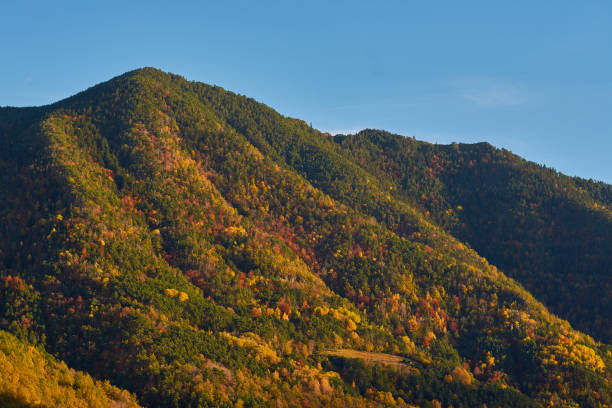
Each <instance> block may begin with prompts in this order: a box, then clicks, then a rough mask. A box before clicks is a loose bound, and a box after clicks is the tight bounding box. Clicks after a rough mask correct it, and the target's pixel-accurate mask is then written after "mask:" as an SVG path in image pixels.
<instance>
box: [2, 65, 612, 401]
mask: <svg viewBox="0 0 612 408" xmlns="http://www.w3.org/2000/svg"><path fill="white" fill-rule="evenodd" d="M0 143H1V144H2V149H0V170H1V171H0V192H1V193H2V197H3V199H2V201H1V202H0V282H1V284H0V329H3V330H5V331H7V332H11V333H13V335H15V336H17V338H18V339H19V340H14V341H19V342H21V343H20V344H24V345H25V346H24V347H32V346H35V348H36V350H40V351H39V352H40V353H46V352H48V353H50V354H51V355H53V356H54V357H53V359H60V360H62V361H64V362H65V364H67V365H68V366H70V367H73V368H74V369H78V370H81V371H83V372H86V373H87V374H88V375H91V376H92V377H93V378H95V379H97V380H98V381H109V382H110V383H112V384H113V385H114V386H116V387H119V388H122V389H125V390H127V391H129V392H130V393H133V394H134V395H135V396H136V398H137V400H138V403H139V404H140V405H142V406H145V407H198V406H270V405H276V406H342V407H344V406H355V407H358V406H400V407H407V406H423V407H439V406H444V407H447V406H453V407H471V406H477V405H485V404H486V405H487V406H491V407H492V406H516V407H528V406H533V407H537V406H552V405H555V406H568V407H578V406H580V407H606V406H610V405H611V404H612V387H611V385H610V382H611V380H612V347H611V346H610V345H608V344H606V342H608V343H609V341H610V331H609V330H610V324H609V322H610V316H609V315H610V314H609V310H610V307H609V305H610V293H611V292H610V290H609V288H610V275H611V274H610V267H609V265H611V263H610V262H608V261H609V260H610V256H611V253H612V252H611V251H610V250H609V249H610V239H609V238H610V233H611V230H612V229H611V226H612V223H611V222H610V198H611V194H610V191H611V190H610V186H609V185H606V184H603V183H597V182H593V181H586V180H581V179H572V178H569V177H566V176H563V175H560V174H558V173H556V172H554V171H552V170H549V169H545V168H542V167H540V166H537V165H535V164H532V163H528V162H526V161H524V160H522V159H520V158H518V157H517V156H514V155H512V154H511V153H510V152H507V151H504V150H497V149H494V148H493V147H491V146H490V145H487V144H477V145H451V146H434V145H431V144H427V143H424V142H417V141H415V140H412V139H407V138H403V137H401V136H397V135H392V134H389V133H386V132H382V131H375V130H366V131H363V132H360V133H359V134H357V135H348V136H345V135H337V136H331V135H329V134H325V133H321V132H319V131H317V130H315V129H312V128H311V127H310V126H308V125H307V124H306V123H305V122H304V121H301V120H297V119H291V118H286V117H283V116H282V115H280V114H278V113H277V112H275V111H274V110H272V109H270V108H269V107H267V106H265V105H263V104H260V103H258V102H256V101H254V100H252V99H249V98H247V97H244V96H240V95H236V94H234V93H231V92H228V91H225V90H223V89H222V88H219V87H215V86H209V85H206V84H202V83H197V82H189V81H187V80H185V79H184V78H182V77H180V76H177V75H173V74H167V73H164V72H161V71H158V70H155V69H152V68H145V69H140V70H136V71H132V72H128V73H126V74H124V75H121V76H119V77H116V78H114V79H112V80H110V81H108V82H105V83H102V84H99V85H96V86H94V87H93V88H90V89H88V90H86V91H84V92H82V93H79V94H77V95H75V96H73V97H70V98H68V99H65V100H63V101H60V102H57V103H55V104H52V105H48V106H43V107H36V108H2V109H0ZM483 255H484V256H485V257H486V259H485V257H483ZM523 285H524V286H523ZM525 287H526V288H527V289H529V290H531V291H532V292H533V293H534V294H535V295H536V297H534V296H532V294H531V293H530V292H528V291H527V290H526V289H525ZM536 298H537V299H541V300H542V301H543V302H544V304H543V303H540V302H539V301H538V300H536ZM547 307H549V308H550V309H551V310H552V311H554V312H555V313H557V314H558V315H559V316H560V317H557V316H556V315H555V314H551V313H550V312H549V311H548V308H547ZM564 319H568V320H569V321H570V322H571V323H570V322H568V321H567V320H564ZM572 325H573V326H575V327H578V328H580V329H582V330H584V331H586V332H587V333H589V334H590V335H587V334H583V333H582V332H580V331H578V330H576V329H574V328H573V326H572ZM7 336H9V335H8V334H7ZM591 336H593V337H591ZM0 339H1V338H0ZM7 339H9V337H7ZM11 339H12V337H11ZM8 341H9V340H2V344H4V343H7V342H8ZM10 341H13V340H10ZM42 350H46V351H42ZM18 356H19V353H13V354H11V355H10V357H9V362H10V364H12V365H13V366H14V367H17V369H21V370H26V369H27V367H26V366H25V365H24V364H25V362H24V361H22V359H20V358H19V357H18ZM45 356H46V354H45ZM48 358H51V357H50V356H49V357H48ZM53 361H56V360H53ZM58 364H63V363H58ZM20 367H21V368H20ZM53 376H59V374H49V375H48V377H53ZM58 381H59V380H58ZM3 382H4V383H6V382H7V379H6V378H0V390H1V389H2V388H1V387H2V386H3V384H4V383H3ZM109 387H110V386H109ZM92 392H93V391H92ZM116 392H119V391H116ZM113 395H114V394H113ZM117 395H118V394H117ZM121 395H125V396H126V397H125V398H128V396H129V394H127V393H125V394H121ZM128 401H130V400H129V399H125V401H122V403H125V404H128ZM57 405H60V406H61V405H66V404H59V403H58V404H57Z"/></svg>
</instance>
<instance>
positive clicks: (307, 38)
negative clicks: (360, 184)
mask: <svg viewBox="0 0 612 408" xmlns="http://www.w3.org/2000/svg"><path fill="white" fill-rule="evenodd" d="M172 3H173V2H170V1H163V2H162V1H160V2H156V1H151V0H150V1H128V0H123V1H120V2H115V1H74V2H67V1H60V0H58V1H28V0H22V1H17V0H14V1H12V0H5V1H3V2H2V3H1V5H0V55H2V59H1V63H0V106H5V105H11V106H27V105H41V104H47V103H49V102H53V101H56V100H58V99H61V98H64V97H67V96H69V95H71V94H74V93H76V92H78V91H80V90H83V89H85V88H87V87H89V86H92V85H94V84H96V83H98V82H101V81H104V80H107V79H110V78H111V77H113V76H116V75H119V74H121V73H123V72H125V71H128V70H131V69H134V68H138V67H143V66H154V67H157V68H160V69H163V70H165V71H171V72H174V73H177V74H180V75H183V76H185V77H186V78H187V79H190V80H197V81H203V82H207V83H211V84H217V85H221V86H223V87H224V88H226V89H229V90H232V91H234V92H238V93H241V94H245V95H248V96H251V97H253V98H255V99H257V100H259V101H261V102H264V103H266V104H268V105H270V106H272V107H274V108H275V109H277V110H278V111H279V112H281V113H282V114H285V115H289V116H293V117H299V118H301V119H304V120H306V121H308V122H312V124H313V126H315V127H316V128H318V129H321V130H325V131H330V132H332V133H334V132H342V133H346V132H352V131H356V130H359V129H362V128H365V127H371V128H381V129H387V130H391V131H394V132H397V133H401V134H404V135H408V136H415V137H416V138H417V139H422V140H427V141H431V142H437V143H449V142H451V141H457V142H476V141H489V142H491V143H492V144H494V145H496V146H499V147H505V148H507V149H510V150H512V151H514V152H515V153H517V154H520V155H522V156H523V157H525V158H527V159H529V160H533V161H536V162H539V163H543V164H546V165H547V166H549V167H554V168H556V169H557V170H559V171H562V172H564V173H566V174H569V175H579V176H582V177H586V178H594V179H598V180H603V181H606V182H608V183H612V2H610V1H584V2H582V1H538V2H534V1H512V2H491V1H461V2H459V1H446V2H442V1H427V2H425V1H419V2H416V1H414V2H409V1H397V2H394V1H387V2H383V1H380V2H378V1H377V2H374V1H367V2H365V1H364V2H358V1H350V2H349V1H346V2H343V1H329V0H328V1H312V0H311V1H308V2H306V1H276V2H266V1H244V2H232V1H218V2H207V1H185V2H178V1H177V2H176V3H180V5H173V4H172ZM493 4H497V6H494V5H493ZM501 4H503V6H500V5H501Z"/></svg>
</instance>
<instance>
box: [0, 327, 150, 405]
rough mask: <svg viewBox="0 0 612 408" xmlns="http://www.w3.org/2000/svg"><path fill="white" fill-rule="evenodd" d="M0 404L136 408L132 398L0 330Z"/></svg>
mask: <svg viewBox="0 0 612 408" xmlns="http://www.w3.org/2000/svg"><path fill="white" fill-rule="evenodd" d="M0 372H1V373H2V376H1V377H0V405H1V406H2V407H4V408H21V407H30V406H36V407H59V406H61V407H65V408H77V407H90V408H94V407H100V408H105V407H115V408H135V407H138V404H137V403H136V401H135V399H134V397H133V396H131V395H130V394H129V393H127V392H125V391H121V390H119V389H118V388H115V387H113V386H111V385H110V384H108V383H101V382H99V381H94V380H93V379H92V378H91V377H90V376H89V375H87V374H84V373H81V372H75V371H74V370H70V369H69V368H68V367H67V366H66V364H65V363H63V362H58V361H56V360H55V359H54V358H53V357H52V356H50V355H48V354H47V353H45V352H41V351H40V350H38V349H36V348H34V347H32V346H29V345H27V344H24V343H23V342H20V341H19V340H18V339H17V338H16V337H14V336H13V335H11V334H9V333H7V332H5V331H3V330H0Z"/></svg>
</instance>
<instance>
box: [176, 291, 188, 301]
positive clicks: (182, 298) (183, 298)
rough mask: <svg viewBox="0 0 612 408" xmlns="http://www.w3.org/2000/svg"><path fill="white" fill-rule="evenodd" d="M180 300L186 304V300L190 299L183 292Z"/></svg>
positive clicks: (179, 297)
mask: <svg viewBox="0 0 612 408" xmlns="http://www.w3.org/2000/svg"><path fill="white" fill-rule="evenodd" d="M178 299H179V301H181V302H185V301H186V300H188V299H189V295H187V294H186V293H185V292H181V293H179V295H178Z"/></svg>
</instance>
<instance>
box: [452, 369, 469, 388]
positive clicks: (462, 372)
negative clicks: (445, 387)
mask: <svg viewBox="0 0 612 408" xmlns="http://www.w3.org/2000/svg"><path fill="white" fill-rule="evenodd" d="M451 374H452V376H453V379H454V380H455V381H459V382H460V383H462V384H464V385H469V384H471V383H472V375H471V374H470V373H469V372H468V371H467V370H466V369H465V368H463V367H459V366H457V367H455V368H454V369H453V371H452V373H451Z"/></svg>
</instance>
